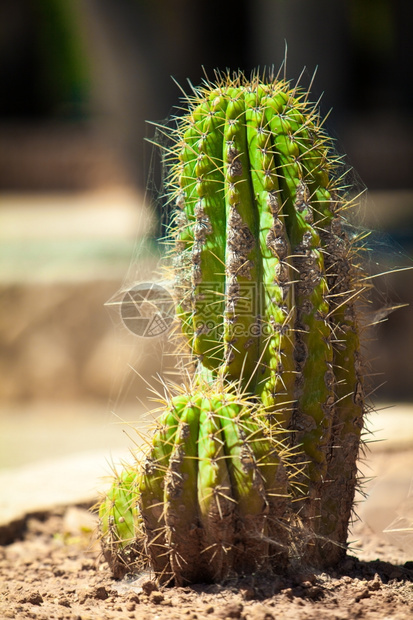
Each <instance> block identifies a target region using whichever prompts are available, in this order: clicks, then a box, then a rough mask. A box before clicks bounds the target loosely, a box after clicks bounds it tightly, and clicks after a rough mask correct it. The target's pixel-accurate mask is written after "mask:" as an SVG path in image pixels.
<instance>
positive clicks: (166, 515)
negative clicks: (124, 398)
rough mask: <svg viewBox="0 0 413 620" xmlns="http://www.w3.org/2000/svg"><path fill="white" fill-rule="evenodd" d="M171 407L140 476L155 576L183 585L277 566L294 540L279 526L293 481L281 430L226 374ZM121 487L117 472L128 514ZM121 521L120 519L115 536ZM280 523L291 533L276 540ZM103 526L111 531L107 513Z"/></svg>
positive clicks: (115, 492) (137, 484) (144, 533)
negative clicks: (272, 430)
mask: <svg viewBox="0 0 413 620" xmlns="http://www.w3.org/2000/svg"><path fill="white" fill-rule="evenodd" d="M166 409H167V410H166V411H165V413H164V414H163V416H162V418H161V421H160V424H159V425H158V428H157V429H156V431H155V433H154V435H153V438H152V442H151V447H150V449H149V450H148V453H147V455H146V457H145V458H144V459H143V461H142V462H141V464H140V465H139V467H138V468H137V470H136V471H137V472H138V473H136V474H135V479H134V489H135V493H136V495H135V505H134V510H135V506H136V505H137V507H136V512H137V514H139V515H141V518H140V522H139V527H140V533H141V534H140V535H141V538H142V537H143V538H144V540H145V553H146V556H147V557H148V562H149V566H150V567H151V568H152V570H153V572H154V573H155V576H156V578H157V579H158V581H159V582H160V583H174V584H175V585H183V584H188V583H196V582H200V581H222V580H223V579H224V578H225V577H226V576H228V575H230V574H235V573H241V574H243V573H244V572H247V573H250V572H251V571H254V570H257V569H259V568H262V567H264V566H267V567H268V568H270V567H271V565H272V566H273V567H274V568H276V569H278V570H280V569H281V568H282V567H284V566H285V564H286V549H287V547H288V545H287V541H286V534H285V531H283V529H282V527H281V526H280V524H282V519H283V517H284V516H285V512H286V510H285V509H286V503H287V498H288V489H287V483H288V481H287V478H286V475H285V470H284V467H283V465H282V463H281V460H280V459H281V458H284V456H282V455H283V454H284V455H285V454H286V450H285V448H284V446H283V444H282V443H281V442H280V440H279V437H278V435H276V434H274V435H273V436H271V435H270V434H269V433H268V430H267V429H266V425H265V422H264V419H263V414H262V413H260V411H259V410H258V409H257V408H255V409H254V406H253V405H251V403H250V402H248V401H245V400H243V399H242V398H240V397H239V396H237V395H236V390H228V386H225V387H224V386H223V384H222V382H218V383H213V384H212V385H210V384H203V385H200V384H198V386H197V387H196V388H195V387H194V389H193V390H192V394H190V393H186V394H183V395H179V396H176V397H174V398H172V399H171V400H170V402H169V403H168V404H167V407H166ZM280 455H281V456H280ZM121 488H122V487H121ZM119 490H120V487H119V485H117V484H116V482H115V484H114V485H113V487H112V489H111V492H110V493H109V495H108V498H110V499H111V500H112V503H113V504H114V506H115V510H116V512H117V513H119V514H122V511H123V510H124V509H125V500H124V494H123V489H122V493H119ZM113 499H115V501H114V502H113ZM107 501H108V500H107ZM102 506H104V507H103V508H101V513H102V515H105V514H106V511H107V509H106V503H105V504H103V505H102ZM129 506H130V504H129V503H128V504H127V508H128V509H129ZM280 507H282V509H280ZM281 513H282V514H281ZM128 515H129V513H128ZM105 518H106V517H105ZM106 520H107V518H106ZM125 521H126V519H125ZM124 530H125V528H124V521H123V520H119V519H118V520H117V522H116V538H117V539H121V538H122V535H123V534H124V533H125V532H124ZM280 532H283V534H284V538H283V539H281V540H280V539H278V540H276V539H275V535H277V536H279V535H280ZM103 533H104V536H105V534H106V536H107V535H109V528H108V527H107V526H105V524H104V523H103ZM111 535H112V536H113V534H112V533H111ZM272 539H273V540H272ZM122 544H124V545H126V544H127V543H126V541H124V542H123V543H122ZM142 547H143V545H142V542H141V547H140V548H141V549H142ZM122 548H123V547H122ZM106 557H107V560H108V562H109V564H110V565H111V566H112V567H113V563H114V561H115V562H118V560H117V558H116V556H115V555H114V554H113V555H112V556H110V555H107V556H106ZM118 574H119V572H118Z"/></svg>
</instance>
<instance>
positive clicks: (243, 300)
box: [106, 75, 364, 584]
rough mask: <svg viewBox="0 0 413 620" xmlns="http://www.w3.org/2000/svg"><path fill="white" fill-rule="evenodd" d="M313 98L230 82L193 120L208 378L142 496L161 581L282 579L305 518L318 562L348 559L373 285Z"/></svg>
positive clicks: (179, 191) (193, 345) (176, 157)
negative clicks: (272, 575)
mask: <svg viewBox="0 0 413 620" xmlns="http://www.w3.org/2000/svg"><path fill="white" fill-rule="evenodd" d="M307 98H308V93H306V92H302V91H300V89H299V88H297V87H295V88H292V87H291V86H290V84H289V83H288V82H285V81H284V80H278V79H275V78H274V79H270V80H268V81H267V82H266V81H264V80H262V79H260V78H259V76H257V75H256V76H254V77H253V78H252V79H251V80H247V79H246V78H245V77H244V76H243V75H237V76H235V77H234V78H230V77H229V76H228V75H226V76H224V77H220V78H219V79H218V81H217V83H216V84H209V83H205V84H204V86H202V87H201V88H199V89H195V90H194V95H193V96H192V97H190V98H188V113H187V114H186V115H185V116H183V117H182V118H181V119H180V120H179V121H178V125H177V129H176V133H175V142H174V146H173V147H172V149H171V150H170V151H169V153H170V158H171V174H170V178H169V190H170V192H171V194H172V195H174V196H175V198H176V213H175V218H174V221H173V224H172V226H171V234H170V244H171V254H172V257H173V266H174V267H173V268H174V277H175V294H176V299H177V315H178V317H179V318H180V320H181V324H182V331H183V332H184V334H185V335H186V338H187V341H188V345H189V349H190V351H191V353H192V356H193V358H194V359H195V360H196V361H197V366H198V369H197V375H196V376H195V379H194V383H193V385H192V387H191V389H190V390H189V391H187V392H185V393H183V394H181V395H180V396H177V397H175V399H172V400H171V401H170V403H169V404H168V406H167V409H166V411H165V413H164V414H163V416H162V418H161V421H160V426H159V428H158V430H157V431H156V433H155V435H154V438H153V445H152V448H151V451H150V453H149V454H148V455H147V457H146V459H145V461H144V464H143V466H142V468H141V473H140V478H139V480H140V482H139V483H138V485H139V493H138V500H137V503H138V506H139V514H140V515H142V520H143V525H142V528H141V529H142V531H143V535H144V538H145V541H146V542H145V545H146V553H147V555H148V557H149V558H150V562H151V565H152V567H153V569H154V571H155V573H156V574H157V576H158V578H159V579H160V580H161V581H168V580H173V581H174V582H175V583H177V584H182V583H185V582H190V581H196V580H199V579H211V580H220V579H223V578H224V577H225V575H226V574H228V573H229V572H231V571H233V570H236V569H238V570H241V571H244V572H246V571H249V570H250V571H251V570H255V569H257V568H259V566H258V565H257V558H261V559H262V563H263V565H264V564H265V562H267V563H268V566H270V565H272V567H273V568H275V569H278V570H279V569H280V568H281V567H284V566H285V561H286V558H285V545H286V544H287V542H288V536H287V533H286V532H287V529H288V528H287V527H285V526H286V524H288V522H289V521H290V522H292V521H294V519H295V517H294V515H293V507H294V510H295V512H296V513H298V514H299V516H300V519H301V520H302V522H303V525H304V530H303V532H305V533H303V539H304V540H305V544H304V547H303V554H304V560H305V561H307V562H309V563H311V564H313V565H317V566H320V567H327V566H329V565H335V564H337V563H338V562H339V560H340V559H341V558H342V557H343V555H344V554H345V549H346V538H347V527H348V522H349V519H350V516H351V509H352V505H353V499H354V491H355V485H356V471H357V470H356V458H357V455H358V449H359V444H360V434H361V430H362V426H363V413H364V396H363V379H362V366H361V358H360V350H359V349H360V343H359V333H358V320H357V305H356V300H357V298H358V296H359V295H360V293H361V292H362V287H361V285H360V281H361V278H360V268H359V266H358V264H357V263H358V261H357V252H356V251H355V249H354V248H353V247H352V244H351V242H350V241H349V239H348V238H347V237H346V234H345V233H344V232H343V230H342V221H343V216H342V211H343V210H344V209H345V208H347V203H346V200H345V199H344V198H343V197H342V194H343V192H342V190H341V187H340V184H341V181H340V174H339V172H338V170H339V163H340V160H339V159H338V158H335V157H334V155H332V143H331V141H330V140H329V138H328V137H327V135H326V134H325V132H324V130H323V128H322V123H321V120H320V117H319V114H318V111H317V109H316V108H315V107H314V106H313V105H312V104H310V103H309V102H308V100H307ZM205 376H208V377H209V381H206V380H205V378H203V377H205ZM280 432H281V433H283V436H284V438H285V439H284V440H283V443H282V444H280V441H279V433H280ZM280 450H281V453H282V454H284V455H285V454H288V453H290V457H289V458H288V459H287V460H286V463H285V467H284V466H283V465H282V464H280V455H279V452H280ZM291 451H294V452H295V454H296V455H298V456H296V458H295V463H294V458H292V457H291V453H292V452H291ZM298 461H301V463H302V462H305V463H304V464H303V465H301V466H300V467H298V466H297V462H298ZM297 469H298V470H299V473H298V474H297V473H296V470H297ZM292 477H294V478H295V480H296V482H297V485H296V487H295V490H294V489H293V491H292V495H293V498H294V499H295V500H296V501H295V502H293V504H291V502H290V501H288V500H287V499H286V498H287V495H288V494H289V493H290V491H291V487H290V486H289V483H288V482H287V478H292ZM297 488H299V489H300V493H299V492H298V491H297ZM294 496H295V497H294ZM106 529H108V528H107V527H106ZM119 534H120V532H119ZM269 541H272V544H269ZM263 558H265V562H264V560H263ZM260 561H261V560H260Z"/></svg>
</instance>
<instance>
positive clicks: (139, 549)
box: [99, 467, 145, 579]
mask: <svg viewBox="0 0 413 620" xmlns="http://www.w3.org/2000/svg"><path fill="white" fill-rule="evenodd" d="M138 478H139V477H138V473H137V471H136V469H135V468H133V467H126V468H125V469H124V470H123V471H122V472H121V474H119V475H116V476H115V479H114V481H113V484H112V487H111V488H110V490H109V492H108V494H107V495H106V497H105V499H104V500H103V501H102V502H101V504H100V506H99V521H100V530H101V533H102V546H103V553H104V556H105V559H106V561H107V562H108V563H109V565H110V566H111V569H112V572H113V575H114V577H115V579H120V578H122V577H123V576H124V575H125V574H126V573H129V572H137V571H138V570H139V569H141V568H142V567H143V566H144V563H145V560H144V557H145V556H144V537H143V532H142V519H141V517H140V515H139V511H138V508H137V498H138Z"/></svg>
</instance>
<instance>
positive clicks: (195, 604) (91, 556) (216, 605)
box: [0, 506, 413, 620]
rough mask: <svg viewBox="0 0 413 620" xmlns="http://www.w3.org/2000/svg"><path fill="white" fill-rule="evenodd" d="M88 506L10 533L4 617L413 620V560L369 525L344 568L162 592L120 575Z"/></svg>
mask: <svg viewBox="0 0 413 620" xmlns="http://www.w3.org/2000/svg"><path fill="white" fill-rule="evenodd" d="M86 508H87V507H85V506H83V507H74V506H70V507H63V508H59V509H55V510H54V511H52V512H48V513H43V514H37V515H30V516H28V517H26V519H25V520H24V522H22V523H20V524H19V525H18V526H16V524H15V525H14V530H9V531H8V532H7V531H3V532H2V534H3V541H2V542H4V543H6V542H7V543H8V544H4V545H3V546H2V547H0V618H1V619H3V618H15V619H16V620H23V619H27V618H35V619H37V620H98V619H99V620H112V619H116V620H120V619H136V620H145V619H147V620H149V619H154V620H167V619H168V620H169V619H170V620H174V619H178V618H188V620H192V619H194V620H195V619H197V620H206V619H208V620H213V619H218V618H219V619H222V620H224V619H228V618H239V619H240V620H275V619H277V620H281V619H291V620H300V619H306V620H312V619H314V620H320V619H323V618H328V619H331V620H333V619H334V620H345V619H353V618H361V619H363V620H364V619H376V618H380V619H382V620H383V619H390V618H391V619H392V620H404V619H408V618H409V619H410V618H413V562H411V561H407V562H406V561H405V557H406V556H405V554H404V552H403V550H402V549H399V548H397V547H395V546H394V545H392V544H391V543H387V542H383V541H382V540H379V539H378V538H377V537H376V535H375V534H374V533H373V532H371V531H369V530H368V529H367V528H366V526H363V525H362V524H361V523H359V524H358V525H356V526H355V527H354V529H353V532H352V539H353V540H354V539H355V538H357V539H358V542H357V554H358V556H359V558H362V559H357V558H356V557H354V556H352V555H349V556H348V558H347V560H346V561H345V563H344V565H343V566H342V568H341V570H340V571H337V572H331V573H329V574H327V573H317V572H313V571H310V570H305V569H303V570H302V572H299V571H298V573H297V574H296V575H295V576H294V577H293V578H292V577H288V576H283V577H272V578H269V576H265V575H264V576H263V575H261V576H254V577H249V578H244V579H238V580H237V581H229V582H228V583H226V584H225V585H202V584H201V585H196V586H191V587H185V588H168V587H166V588H161V589H158V588H157V587H156V586H155V584H154V583H153V582H152V581H150V579H149V575H145V574H143V575H142V576H140V578H138V579H135V580H134V581H130V580H129V581H127V580H124V581H120V582H117V581H114V580H113V579H112V578H111V574H110V571H109V569H108V566H107V564H106V563H105V562H104V561H103V558H102V557H101V553H100V548H99V543H98V541H97V540H96V536H95V534H94V520H93V519H92V518H91V515H90V514H89V513H87V511H86ZM378 557H380V559H378ZM400 558H403V560H402V561H400Z"/></svg>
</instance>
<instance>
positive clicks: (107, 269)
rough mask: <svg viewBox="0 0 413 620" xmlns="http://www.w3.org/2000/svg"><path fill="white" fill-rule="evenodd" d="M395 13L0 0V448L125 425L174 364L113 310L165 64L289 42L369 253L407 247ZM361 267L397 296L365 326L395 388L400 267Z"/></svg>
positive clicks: (279, 4) (150, 246) (395, 392)
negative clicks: (371, 326)
mask: <svg viewBox="0 0 413 620" xmlns="http://www.w3.org/2000/svg"><path fill="white" fill-rule="evenodd" d="M410 13H411V11H410V6H409V3H407V2H402V1H398V0H335V2H331V0H311V1H308V0H288V1H287V0H236V1H235V0H227V1H226V2H222V0H198V1H197V2H194V1H193V0H168V1H166V0H116V1H114V0H40V1H39V0H2V1H1V3H0V84H1V86H2V95H1V98H0V237H1V239H0V398H1V407H2V413H1V415H2V427H3V430H2V442H3V446H2V447H0V466H3V467H4V466H11V465H14V464H18V463H21V462H29V461H31V460H32V459H35V458H38V457H40V456H43V455H44V454H46V453H47V454H49V453H51V454H52V453H56V454H60V455H61V454H63V453H65V451H68V450H71V449H72V448H73V445H76V446H77V448H78V449H79V450H81V449H88V447H90V445H94V446H97V447H102V448H105V447H106V446H111V447H113V446H114V445H115V444H116V445H118V444H119V445H125V439H124V437H122V435H121V432H120V431H119V428H118V427H117V426H116V425H115V426H113V425H112V421H113V418H114V416H113V413H115V414H116V415H117V416H120V417H121V418H124V419H127V420H133V419H135V418H137V417H138V416H139V415H140V413H141V412H142V410H143V409H144V408H145V406H146V405H145V399H146V398H147V389H146V388H147V386H146V382H147V381H148V382H150V383H151V382H152V379H151V378H152V377H153V376H154V375H155V374H156V373H158V372H159V373H168V372H169V371H170V370H171V369H172V368H173V358H171V357H170V356H164V355H163V352H164V349H165V348H167V345H165V344H164V343H160V342H155V341H153V340H151V341H150V342H144V341H143V340H139V341H138V340H137V338H135V337H134V336H133V335H131V334H130V333H129V332H127V330H126V329H124V328H123V327H122V324H121V321H120V318H119V315H118V313H117V312H116V308H117V306H116V299H118V298H119V295H118V297H117V294H118V293H119V292H120V291H122V290H123V289H125V288H127V287H128V286H131V285H132V284H133V283H134V281H135V280H139V279H140V280H145V278H149V279H150V277H151V273H152V271H153V269H154V268H156V264H157V261H158V257H159V249H158V246H157V243H156V235H157V232H158V231H159V222H160V207H159V201H158V200H157V193H158V192H159V191H160V190H161V183H162V170H161V167H160V164H159V156H158V153H157V150H156V149H155V148H154V147H153V146H152V144H151V143H150V142H149V141H145V138H148V139H149V140H151V139H153V136H154V126H153V125H150V124H148V123H146V121H152V122H162V121H164V120H165V119H167V118H168V117H169V116H170V115H171V114H172V113H176V110H175V111H174V106H177V105H179V102H180V97H181V91H180V89H179V88H178V86H177V84H176V82H178V84H180V85H181V86H182V87H183V89H184V90H185V91H186V92H188V91H189V85H188V82H187V80H189V83H192V84H194V85H197V84H199V83H200V82H201V80H202V79H203V77H204V75H205V74H207V75H208V76H210V77H213V70H214V69H215V68H219V69H223V70H225V69H226V68H230V69H232V70H236V69H238V68H239V69H242V70H244V71H245V72H246V73H248V72H249V71H251V70H252V69H254V68H256V67H257V66H259V67H261V68H264V67H265V66H273V65H274V66H275V67H277V68H278V67H279V66H280V65H281V63H282V61H283V58H284V54H285V48H286V46H288V60H287V65H286V76H287V78H289V79H292V80H293V81H294V80H296V79H297V78H298V77H299V75H300V74H301V72H302V70H303V67H306V71H305V72H304V74H303V76H302V78H301V83H302V84H303V86H308V85H309V84H310V82H311V78H312V75H313V73H314V71H315V69H316V67H318V71H317V75H316V78H315V80H314V84H313V86H312V98H313V100H314V101H316V100H317V99H318V98H319V97H320V96H321V95H323V96H322V100H321V109H322V112H323V113H327V112H328V111H329V110H330V108H333V112H332V114H331V115H330V116H329V119H328V122H327V127H328V130H329V132H330V133H331V134H332V135H333V136H334V137H335V138H336V139H337V145H338V149H339V150H340V151H342V152H346V153H347V156H348V162H349V163H350V165H352V166H354V169H355V170H356V171H357V175H358V176H357V177H355V175H354V177H355V179H356V183H357V184H356V187H357V191H360V190H362V189H363V187H364V186H367V187H368V189H369V191H368V193H367V194H366V195H365V196H364V197H363V198H362V200H361V204H360V207H359V209H358V218H359V224H360V225H361V226H365V227H367V228H368V229H374V230H377V231H378V233H377V234H373V235H372V236H371V240H369V241H368V244H369V246H370V247H371V249H372V251H371V252H370V258H369V261H370V263H371V265H372V266H373V267H374V269H375V271H376V272H377V271H380V270H386V269H390V268H394V267H406V266H411V265H412V251H413V187H412V166H413V139H412V138H413V132H412V122H413V116H412V101H413V97H412V94H413V93H412V88H413V86H412V80H411V79H410V78H409V73H410V67H411V61H412V57H411V40H410V31H409V29H410V23H411V22H410V17H411V15H410ZM171 76H172V77H173V78H174V79H172V78H171ZM376 282H377V285H378V287H379V289H380V293H379V295H378V296H377V300H378V301H377V304H378V305H377V308H378V309H380V308H382V307H385V308H386V307H389V308H390V307H391V306H393V305H397V304H402V303H406V304H409V303H410V307H405V308H402V309H399V310H397V311H395V312H393V313H391V314H389V316H388V317H387V320H386V321H385V322H383V323H382V324H380V325H379V327H378V328H377V331H376V335H377V339H378V340H377V341H376V342H372V343H368V344H367V346H368V350H367V356H368V357H369V358H370V359H371V360H374V361H372V364H373V370H374V371H375V372H382V373H384V376H383V378H381V377H379V378H378V380H377V384H380V383H382V381H385V382H386V383H385V384H384V385H382V386H381V387H379V388H378V390H377V398H378V400H379V401H387V402H401V401H403V402H411V401H412V399H413V381H412V378H411V377H412V370H413V368H412V362H411V360H412V350H413V321H412V303H413V286H412V285H413V274H412V272H409V271H400V272H397V273H394V274H392V275H390V276H386V277H383V278H378V279H377V280H376ZM111 299H112V300H114V302H113V304H110V305H109V306H108V307H104V303H105V302H107V301H108V300H111ZM385 314H386V313H385V312H383V316H384V315H385ZM62 429H63V432H62ZM22 432H24V433H25V436H26V437H27V438H29V440H27V441H26V442H23V443H22Z"/></svg>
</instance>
